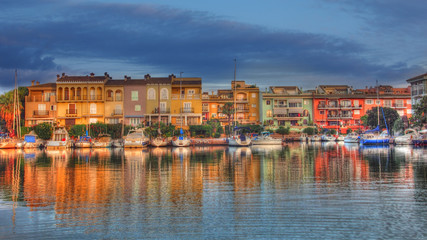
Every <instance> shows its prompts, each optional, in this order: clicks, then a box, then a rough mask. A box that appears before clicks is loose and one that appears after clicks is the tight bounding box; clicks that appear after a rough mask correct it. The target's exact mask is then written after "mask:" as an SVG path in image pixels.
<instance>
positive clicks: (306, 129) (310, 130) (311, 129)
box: [302, 127, 315, 135]
mask: <svg viewBox="0 0 427 240" xmlns="http://www.w3.org/2000/svg"><path fill="white" fill-rule="evenodd" d="M302 132H303V133H306V134H307V135H314V133H315V129H314V128H311V127H307V128H304V130H302Z"/></svg>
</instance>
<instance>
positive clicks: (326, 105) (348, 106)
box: [317, 104, 362, 109]
mask: <svg viewBox="0 0 427 240" xmlns="http://www.w3.org/2000/svg"><path fill="white" fill-rule="evenodd" d="M317 108H318V109H338V108H346V109H360V108H362V105H360V104H359V105H347V104H338V105H329V104H319V105H317Z"/></svg>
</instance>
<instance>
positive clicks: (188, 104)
mask: <svg viewBox="0 0 427 240" xmlns="http://www.w3.org/2000/svg"><path fill="white" fill-rule="evenodd" d="M183 112H184V113H191V102H185V103H184V111H183Z"/></svg>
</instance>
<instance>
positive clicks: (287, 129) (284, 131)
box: [276, 126, 290, 135]
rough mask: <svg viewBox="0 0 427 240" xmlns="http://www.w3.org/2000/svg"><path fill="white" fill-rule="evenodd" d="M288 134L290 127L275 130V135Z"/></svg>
mask: <svg viewBox="0 0 427 240" xmlns="http://www.w3.org/2000/svg"><path fill="white" fill-rule="evenodd" d="M289 132H290V127H287V128H284V127H282V126H280V127H279V129H277V130H276V133H278V134H282V135H288V134H289Z"/></svg>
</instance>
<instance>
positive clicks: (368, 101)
mask: <svg viewBox="0 0 427 240" xmlns="http://www.w3.org/2000/svg"><path fill="white" fill-rule="evenodd" d="M365 103H366V104H369V105H371V104H373V103H374V101H372V99H366V100H365Z"/></svg>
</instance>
